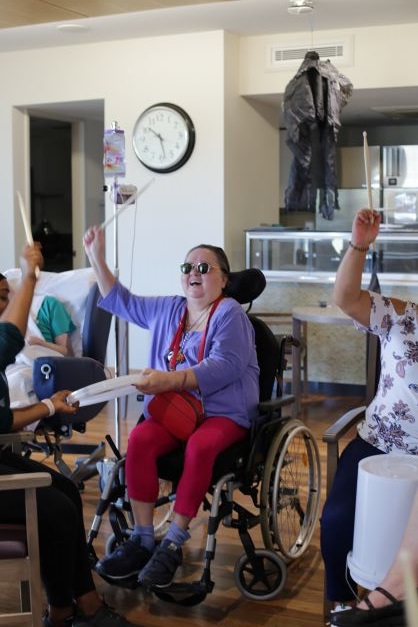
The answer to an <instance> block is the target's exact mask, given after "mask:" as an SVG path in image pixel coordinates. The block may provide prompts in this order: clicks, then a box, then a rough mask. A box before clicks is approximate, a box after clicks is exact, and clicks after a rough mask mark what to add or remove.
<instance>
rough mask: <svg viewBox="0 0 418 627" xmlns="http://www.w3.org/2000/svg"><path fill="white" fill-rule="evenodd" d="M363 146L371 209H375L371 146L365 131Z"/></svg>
mask: <svg viewBox="0 0 418 627" xmlns="http://www.w3.org/2000/svg"><path fill="white" fill-rule="evenodd" d="M363 146H364V169H365V171H366V186H367V195H368V199H369V209H373V198H372V185H371V182H370V155H369V145H368V143H367V133H366V131H363Z"/></svg>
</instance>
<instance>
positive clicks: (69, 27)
mask: <svg viewBox="0 0 418 627" xmlns="http://www.w3.org/2000/svg"><path fill="white" fill-rule="evenodd" d="M57 30H59V31H60V32H61V33H84V32H85V31H87V30H89V28H88V26H84V24H73V23H68V22H67V23H65V24H58V26H57Z"/></svg>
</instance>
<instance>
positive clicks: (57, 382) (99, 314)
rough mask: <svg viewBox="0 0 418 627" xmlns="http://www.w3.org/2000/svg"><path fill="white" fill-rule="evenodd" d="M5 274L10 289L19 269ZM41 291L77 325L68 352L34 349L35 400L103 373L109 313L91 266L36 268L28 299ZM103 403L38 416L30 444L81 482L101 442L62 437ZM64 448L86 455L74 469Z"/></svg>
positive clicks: (92, 380) (102, 448) (102, 449)
mask: <svg viewBox="0 0 418 627" xmlns="http://www.w3.org/2000/svg"><path fill="white" fill-rule="evenodd" d="M5 275H6V277H7V279H8V281H9V283H10V285H11V287H12V289H16V286H17V284H18V282H19V280H20V270H19V269H17V270H11V271H7V272H6V273H5ZM45 295H51V296H55V297H56V298H58V299H59V300H61V301H62V302H63V303H64V305H65V307H66V309H67V310H68V312H69V314H70V315H71V318H72V320H73V322H74V323H75V325H76V327H77V330H76V331H75V332H74V333H73V334H72V344H73V350H74V355H75V356H74V357H62V356H56V355H44V354H43V351H42V350H40V351H39V352H40V353H41V355H40V356H36V349H35V351H34V353H33V354H34V358H33V365H32V366H31V367H32V371H31V378H32V385H33V390H34V392H35V394H36V396H37V398H39V399H42V398H47V397H50V396H51V395H52V394H54V392H56V391H58V390H60V389H65V388H67V389H71V390H77V389H79V388H80V387H84V386H86V385H90V384H92V383H97V382H99V381H103V380H104V379H106V378H107V373H106V368H105V365H104V364H105V358H106V348H107V341H108V337H109V332H110V325H111V320H112V316H111V314H109V313H108V312H106V311H104V310H102V309H100V308H99V307H97V300H98V298H99V289H98V286H97V284H96V280H95V275H94V271H93V270H92V268H82V269H79V270H69V271H67V272H60V273H54V272H41V273H40V277H39V279H38V283H37V286H36V290H35V295H34V298H36V297H40V298H41V297H42V296H45ZM34 348H35V347H34ZM41 349H42V347H41ZM18 367H19V366H18ZM26 370H28V368H26ZM8 371H9V370H8ZM18 373H19V371H18ZM25 376H26V373H25ZM28 400H29V399H28ZM104 405H105V403H104V402H103V403H99V404H95V405H89V406H85V407H81V408H80V409H79V410H78V412H77V414H75V415H74V416H68V415H65V414H55V415H54V416H53V417H52V418H49V419H45V420H42V421H40V422H39V423H38V425H37V427H36V432H35V439H36V445H40V446H41V447H42V448H43V450H45V451H46V453H47V454H52V455H53V456H54V462H55V464H56V466H57V468H58V469H59V470H60V472H62V473H63V474H65V475H66V476H68V477H70V478H71V479H73V480H74V481H75V482H76V483H82V481H83V480H84V479H87V478H89V477H90V476H92V475H93V474H95V473H96V466H95V464H96V461H97V460H98V459H101V458H102V457H103V456H104V453H105V446H104V443H103V442H102V443H100V444H99V445H97V444H95V445H91V444H79V445H71V444H68V443H67V444H64V443H63V440H64V439H65V440H69V439H70V438H71V435H72V432H73V430H76V431H79V432H80V433H84V432H85V430H86V423H87V422H88V421H89V420H91V419H92V418H94V417H95V416H96V415H97V414H98V413H99V411H101V409H102V408H103V407H104ZM65 452H68V453H80V455H88V456H89V457H87V459H84V460H80V461H79V464H78V465H77V468H76V469H75V470H71V469H70V468H69V467H68V465H67V464H66V462H65V460H64V459H63V453H65Z"/></svg>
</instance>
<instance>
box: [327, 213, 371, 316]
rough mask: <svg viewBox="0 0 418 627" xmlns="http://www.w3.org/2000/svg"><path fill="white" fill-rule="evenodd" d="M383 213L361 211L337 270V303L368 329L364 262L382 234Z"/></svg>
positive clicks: (367, 299)
mask: <svg viewBox="0 0 418 627" xmlns="http://www.w3.org/2000/svg"><path fill="white" fill-rule="evenodd" d="M379 225H380V214H379V212H378V211H374V210H373V209H361V210H360V211H359V212H358V213H357V215H356V217H355V218H354V222H353V229H352V235H351V241H350V245H349V247H348V249H347V251H346V252H345V255H344V257H343V259H342V260H341V263H340V265H339V267H338V270H337V275H336V278H335V286H334V303H335V304H336V305H337V306H338V307H340V309H342V311H343V312H344V313H346V314H347V315H348V316H350V317H351V318H353V319H354V320H356V321H357V322H359V323H360V324H362V325H363V326H366V327H367V326H368V325H369V322H370V296H369V293H368V291H367V290H363V289H362V287H361V277H362V274H363V268H364V262H365V258H366V254H367V252H368V250H369V246H370V244H371V243H373V242H374V240H375V239H376V237H377V234H378V233H379Z"/></svg>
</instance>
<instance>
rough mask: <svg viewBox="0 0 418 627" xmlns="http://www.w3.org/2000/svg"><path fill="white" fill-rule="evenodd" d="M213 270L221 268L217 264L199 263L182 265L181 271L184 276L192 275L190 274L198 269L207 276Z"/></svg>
mask: <svg viewBox="0 0 418 627" xmlns="http://www.w3.org/2000/svg"><path fill="white" fill-rule="evenodd" d="M212 268H219V266H218V265H217V264H212V263H207V262H206V261H199V263H188V262H186V263H182V264H181V266H180V271H181V273H182V274H190V272H191V271H192V270H194V269H196V270H197V271H198V272H199V273H200V274H207V273H208V272H210V271H211V270H212Z"/></svg>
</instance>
